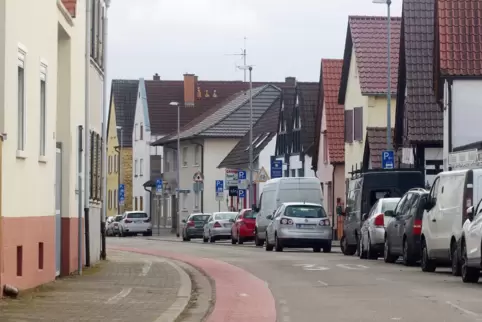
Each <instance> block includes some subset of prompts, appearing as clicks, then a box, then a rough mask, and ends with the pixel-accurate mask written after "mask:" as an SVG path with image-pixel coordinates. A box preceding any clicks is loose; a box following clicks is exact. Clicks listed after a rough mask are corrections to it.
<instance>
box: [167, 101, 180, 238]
mask: <svg viewBox="0 0 482 322" xmlns="http://www.w3.org/2000/svg"><path fill="white" fill-rule="evenodd" d="M169 105H171V106H176V107H177V172H176V178H177V179H176V180H177V233H176V236H177V237H179V236H180V235H181V208H180V205H181V202H180V200H179V199H180V197H181V193H180V191H179V190H180V189H181V166H180V165H181V138H180V134H181V105H180V104H179V102H171V103H169Z"/></svg>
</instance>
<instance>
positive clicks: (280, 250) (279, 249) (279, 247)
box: [274, 234, 283, 252]
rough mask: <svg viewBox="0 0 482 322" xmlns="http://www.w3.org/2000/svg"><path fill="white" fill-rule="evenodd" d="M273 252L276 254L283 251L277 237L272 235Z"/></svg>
mask: <svg viewBox="0 0 482 322" xmlns="http://www.w3.org/2000/svg"><path fill="white" fill-rule="evenodd" d="M274 250H275V251H276V252H282V251H283V245H282V244H281V242H280V240H279V238H278V235H276V234H275V235H274Z"/></svg>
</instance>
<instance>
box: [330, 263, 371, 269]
mask: <svg viewBox="0 0 482 322" xmlns="http://www.w3.org/2000/svg"><path fill="white" fill-rule="evenodd" d="M336 266H338V267H340V268H344V269H367V268H368V266H365V265H358V264H337V265H336Z"/></svg>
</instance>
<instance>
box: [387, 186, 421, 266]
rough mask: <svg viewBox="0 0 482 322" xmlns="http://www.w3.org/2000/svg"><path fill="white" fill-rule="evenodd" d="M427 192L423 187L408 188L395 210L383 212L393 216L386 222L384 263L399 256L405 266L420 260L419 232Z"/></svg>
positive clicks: (392, 260)
mask: <svg viewBox="0 0 482 322" xmlns="http://www.w3.org/2000/svg"><path fill="white" fill-rule="evenodd" d="M428 194H429V192H428V191H427V190H425V189H423V188H415V189H410V190H409V191H408V192H407V193H406V194H405V195H404V196H403V197H402V199H401V200H400V202H399V203H398V205H397V207H396V208H395V210H393V211H390V210H389V211H387V212H385V215H389V216H393V218H394V220H393V221H391V222H390V223H389V224H388V227H387V232H386V237H385V247H384V248H385V251H384V254H383V258H384V260H385V262H386V263H394V262H395V261H396V260H397V259H398V258H399V257H400V256H402V258H403V264H404V265H406V266H411V265H414V264H415V263H417V262H418V261H419V260H420V254H421V253H420V250H421V248H420V234H421V233H422V219H423V212H424V209H425V203H426V202H427V199H428Z"/></svg>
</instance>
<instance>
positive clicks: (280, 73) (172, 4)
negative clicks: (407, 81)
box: [108, 0, 402, 81]
mask: <svg viewBox="0 0 482 322" xmlns="http://www.w3.org/2000/svg"><path fill="white" fill-rule="evenodd" d="M392 1H393V4H392V14H393V15H396V16H399V15H400V14H401V7H402V4H401V3H402V0H392ZM386 9H387V8H386V6H385V5H380V4H373V3H372V0H296V1H294V0H135V1H134V0H112V4H111V7H110V11H109V53H108V55H109V56H108V57H109V61H108V68H109V70H108V73H109V78H110V79H112V78H125V79H136V78H140V77H144V78H146V79H147V78H149V79H150V78H152V75H153V74H154V73H156V72H157V73H159V75H160V76H161V78H162V79H165V80H167V79H182V75H183V74H184V73H194V74H196V75H198V76H199V79H200V80H202V79H204V80H242V78H243V72H242V71H239V70H236V65H241V63H242V58H241V57H240V56H230V55H229V54H235V53H240V52H241V48H242V47H243V43H244V37H247V52H248V64H252V65H255V67H254V71H253V80H255V81H282V80H284V78H285V77H286V76H295V77H296V78H297V79H298V80H300V81H318V78H319V71H320V59H321V58H343V49H344V45H345V37H346V24H347V18H348V15H379V16H386V13H387V10H386Z"/></svg>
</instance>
